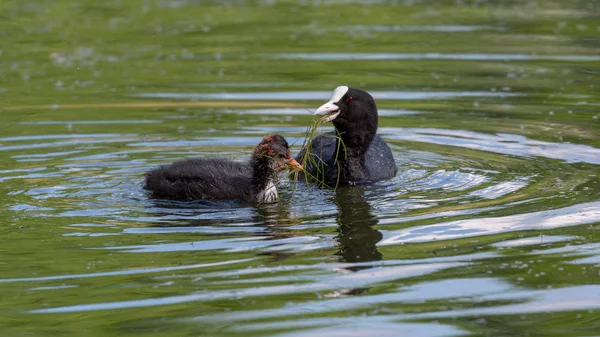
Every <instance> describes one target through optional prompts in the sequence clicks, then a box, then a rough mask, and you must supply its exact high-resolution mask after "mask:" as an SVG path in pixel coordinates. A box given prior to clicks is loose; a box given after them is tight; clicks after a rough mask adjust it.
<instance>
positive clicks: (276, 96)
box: [136, 90, 522, 101]
mask: <svg viewBox="0 0 600 337" xmlns="http://www.w3.org/2000/svg"><path fill="white" fill-rule="evenodd" d="M369 93H370V94H371V95H372V96H373V98H375V99H376V100H417V99H444V98H457V97H510V96H520V95H522V94H518V93H509V92H485V91H469V92H443V91H438V92H432V91H430V92H423V91H376V90H372V91H369ZM329 95H331V91H282V92H252V93H246V92H227V93H224V92H219V93H182V92H156V93H144V94H138V95H136V97H143V98H169V99H215V100H286V101H287V100H293V101H305V100H323V97H328V96H329Z"/></svg>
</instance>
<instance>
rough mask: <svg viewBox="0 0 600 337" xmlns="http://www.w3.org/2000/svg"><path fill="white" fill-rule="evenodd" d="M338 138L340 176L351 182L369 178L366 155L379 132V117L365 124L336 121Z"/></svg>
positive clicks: (337, 154) (337, 153) (337, 152)
mask: <svg viewBox="0 0 600 337" xmlns="http://www.w3.org/2000/svg"><path fill="white" fill-rule="evenodd" d="M333 124H334V125H335V128H336V131H337V135H338V137H339V138H341V141H340V139H339V138H338V139H337V141H336V146H337V148H338V149H339V150H338V151H336V156H337V157H336V159H337V161H338V162H339V164H340V169H341V172H340V178H341V179H342V180H344V181H347V182H350V183H357V182H360V181H362V180H365V179H367V178H368V176H369V175H368V172H367V169H366V163H365V155H366V153H367V150H368V149H369V146H370V145H371V142H372V141H373V137H375V134H376V133H377V119H375V122H374V124H373V122H371V123H365V124H362V125H361V124H358V123H354V124H350V123H344V122H342V123H339V122H338V123H336V121H335V120H334V122H333Z"/></svg>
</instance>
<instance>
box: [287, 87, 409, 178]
mask: <svg viewBox="0 0 600 337" xmlns="http://www.w3.org/2000/svg"><path fill="white" fill-rule="evenodd" d="M315 115H322V116H323V117H322V118H323V119H324V120H325V121H327V122H329V121H331V122H333V125H334V126H335V130H336V131H335V132H333V133H329V134H323V135H319V136H317V137H315V139H313V141H312V144H311V147H310V149H308V151H307V149H306V148H304V149H302V151H301V152H300V153H299V154H298V156H297V157H296V160H297V161H298V162H303V159H304V156H307V155H308V156H312V158H310V159H311V160H307V161H305V166H306V167H305V170H306V172H308V173H309V174H310V175H312V176H314V177H316V178H317V179H318V180H320V181H323V182H324V183H325V184H327V185H336V184H338V183H339V184H348V185H354V184H357V183H365V182H373V181H378V180H384V179H389V178H392V177H394V176H395V175H396V172H397V168H396V162H395V161H394V157H393V155H392V150H391V149H390V147H389V146H388V145H387V144H386V143H385V141H384V140H383V139H382V138H381V137H379V136H377V135H376V133H377V126H378V118H379V117H378V114H377V106H376V105H375V101H374V100H373V97H372V96H371V95H370V94H369V93H368V92H366V91H363V90H359V89H354V88H348V87H346V86H341V87H337V88H336V89H335V90H334V91H333V94H332V95H331V98H330V100H329V101H328V102H327V103H325V104H323V105H322V106H320V107H319V108H318V109H317V110H316V111H315ZM338 137H339V138H341V140H342V142H340V140H339V139H338ZM313 162H314V163H316V165H314V164H313Z"/></svg>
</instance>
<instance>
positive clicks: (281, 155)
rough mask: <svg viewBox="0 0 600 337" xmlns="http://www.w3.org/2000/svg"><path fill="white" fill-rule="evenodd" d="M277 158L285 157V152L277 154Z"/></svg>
mask: <svg viewBox="0 0 600 337" xmlns="http://www.w3.org/2000/svg"><path fill="white" fill-rule="evenodd" d="M277 158H279V159H285V154H283V153H280V154H279V155H278V156H277Z"/></svg>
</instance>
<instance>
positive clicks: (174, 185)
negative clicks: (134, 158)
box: [144, 135, 302, 203]
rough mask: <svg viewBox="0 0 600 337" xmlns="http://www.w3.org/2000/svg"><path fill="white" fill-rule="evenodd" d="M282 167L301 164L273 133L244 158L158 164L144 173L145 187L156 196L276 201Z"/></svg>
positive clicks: (190, 160)
mask: <svg viewBox="0 0 600 337" xmlns="http://www.w3.org/2000/svg"><path fill="white" fill-rule="evenodd" d="M285 169H297V170H302V166H300V164H298V163H297V162H296V161H295V160H294V159H293V158H292V156H291V154H290V150H289V146H288V143H287V141H286V140H285V138H283V137H282V136H280V135H273V136H268V137H265V138H264V139H263V140H262V141H261V142H260V143H259V144H258V145H257V146H256V147H255V148H254V151H253V153H252V156H251V157H250V160H249V161H247V162H236V161H232V160H229V159H225V158H193V159H186V160H180V161H176V162H174V163H172V164H170V165H163V166H160V167H158V168H156V169H154V170H152V171H149V172H148V173H146V181H145V185H144V189H146V190H148V191H150V195H151V197H153V198H157V199H170V200H182V201H186V200H187V201H190V200H212V201H219V200H243V201H246V202H250V203H259V202H275V201H277V199H278V193H277V187H276V185H275V179H276V174H277V172H279V171H283V170H285Z"/></svg>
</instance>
